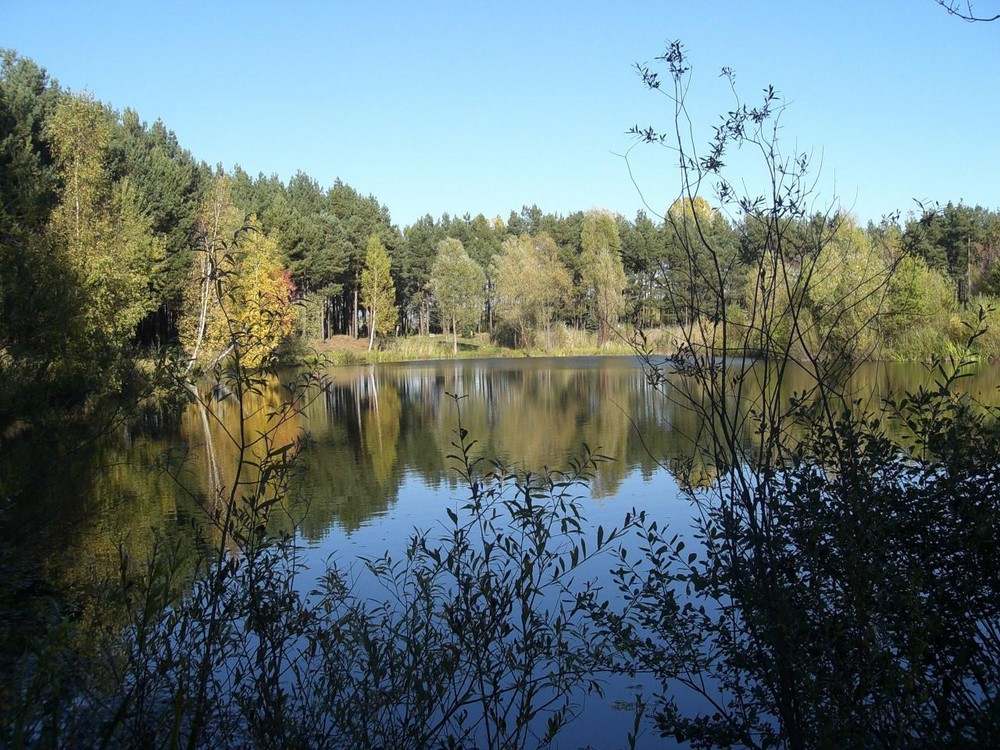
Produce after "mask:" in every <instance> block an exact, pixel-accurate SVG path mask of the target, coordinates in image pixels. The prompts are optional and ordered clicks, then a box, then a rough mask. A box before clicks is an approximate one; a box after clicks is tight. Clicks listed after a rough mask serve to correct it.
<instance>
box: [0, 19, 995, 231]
mask: <svg viewBox="0 0 1000 750" xmlns="http://www.w3.org/2000/svg"><path fill="white" fill-rule="evenodd" d="M997 5H1000V3H997V2H996V1H995V0H980V2H979V3H978V4H977V5H976V7H977V8H981V9H982V10H984V11H985V10H987V9H988V10H990V11H992V12H995V9H996V6H997ZM671 39H680V40H682V41H683V42H684V44H685V45H686V47H687V49H688V52H689V54H690V58H691V61H692V63H693V66H694V70H693V80H692V85H691V89H690V95H689V97H690V98H689V101H690V104H691V109H692V112H693V113H694V115H695V117H696V122H698V123H699V128H700V129H699V131H698V132H699V133H707V132H708V128H709V127H710V126H711V125H714V124H715V123H716V122H717V121H718V119H717V118H718V116H719V114H720V113H722V112H725V111H726V109H727V108H728V107H729V106H730V105H731V103H732V99H731V96H730V94H729V92H728V90H727V88H726V87H725V86H724V85H723V84H722V82H721V81H720V79H719V78H718V71H719V69H720V68H721V67H722V66H729V67H731V68H733V69H734V71H735V72H736V75H737V79H738V81H737V82H738V86H739V89H740V92H741V93H742V94H743V95H744V98H745V99H747V100H748V101H750V102H752V101H754V100H755V99H756V98H757V97H758V96H759V93H760V91H761V90H762V89H763V88H764V87H765V86H766V85H768V84H773V85H774V86H775V88H776V89H777V90H778V91H779V92H780V93H781V94H782V95H783V96H784V97H785V99H786V100H787V101H788V102H789V103H790V104H791V106H790V109H789V110H788V112H787V113H786V114H785V116H784V118H783V132H782V137H783V139H784V144H785V148H786V149H787V150H791V149H793V148H798V149H802V150H809V151H811V152H812V153H813V155H814V159H815V161H817V162H819V161H822V175H821V178H820V182H819V185H818V188H819V190H820V191H821V196H820V201H821V202H829V201H830V200H832V199H833V197H834V194H836V196H838V197H839V199H840V201H841V203H842V204H843V205H844V206H845V207H846V208H847V209H848V210H851V211H852V212H853V213H854V214H855V215H856V216H857V217H858V219H859V220H861V221H862V222H865V221H868V220H869V219H875V220H877V219H878V218H879V217H880V216H881V215H882V214H884V213H888V212H891V211H894V210H901V211H903V212H904V213H905V212H906V211H909V210H911V209H913V208H914V203H913V199H915V198H916V199H920V200H924V201H940V202H942V203H943V202H947V201H955V202H958V201H963V202H965V203H969V204H977V203H978V204H981V205H983V206H986V207H988V208H993V209H996V208H1000V144H998V138H1000V23H994V24H978V25H970V24H966V23H963V22H961V21H958V20H956V19H954V18H952V17H950V16H948V15H946V14H945V13H944V11H943V10H942V9H941V8H939V7H938V6H937V5H936V4H935V3H934V2H933V0H881V1H873V0H867V1H866V2H859V1H857V0H839V1H838V2H813V1H811V0H787V1H780V0H759V1H755V2H747V0H717V1H713V0H701V1H700V2H691V0H685V1H683V2H679V1H676V0H659V1H658V2H614V3H611V2H606V3H597V2H587V1H586V0H579V1H577V2H541V1H538V0H535V1H534V2H523V3H522V2H477V1H475V0H464V1H462V2H424V3H420V2H377V1H374V2H361V1H360V0H352V1H350V2H287V3H277V2H269V3H263V2H251V1H247V0H245V1H244V2H212V1H209V0H201V1H200V2H141V1H139V0H131V1H130V2H99V1H98V2H93V3H90V2H87V3H84V2H78V1H76V2H50V1H48V0H30V2H29V1H28V0H0V46H3V47H8V48H13V49H16V50H17V51H18V52H19V53H20V54H22V55H24V56H26V57H31V58H33V59H34V60H35V61H36V62H38V63H39V64H40V65H42V66H43V67H45V68H46V69H47V70H48V71H49V73H50V75H52V76H53V77H54V78H56V79H58V80H59V81H60V83H61V84H63V85H64V86H67V87H69V88H71V89H73V90H74V91H80V90H84V89H86V90H89V91H90V92H91V93H93V94H94V96H96V97H97V98H98V99H101V100H102V101H105V102H107V103H110V104H111V105H112V106H113V107H115V108H117V109H124V108H125V107H131V108H133V109H135V110H137V111H138V112H139V115H140V116H141V117H142V119H144V120H147V121H149V122H152V121H154V120H156V119H158V118H159V119H162V120H163V121H164V123H165V124H166V125H167V127H168V128H170V129H171V130H173V131H175V132H176V134H177V136H178V139H179V140H180V143H181V145H182V146H184V147H186V148H188V149H189V150H190V151H191V152H192V153H193V154H194V156H195V157H196V158H198V159H201V160H205V161H207V162H209V163H211V164H216V163H221V164H222V165H223V166H225V167H227V168H231V167H233V166H234V165H236V164H239V165H241V166H242V167H243V168H244V169H246V170H247V171H248V172H250V173H251V174H254V175H256V174H257V173H261V172H263V173H265V174H272V173H274V174H277V175H279V176H280V177H281V178H282V179H287V178H288V177H290V176H291V175H293V174H294V173H295V172H296V171H298V170H302V171H304V172H306V173H307V174H309V175H310V176H312V177H313V178H315V179H316V180H318V181H319V182H320V184H321V185H324V186H329V185H330V184H332V183H333V181H334V179H336V178H338V177H339V178H340V179H342V180H344V181H345V182H347V183H348V184H350V185H352V186H353V187H354V188H356V189H357V190H359V191H360V192H362V193H364V194H374V195H375V196H376V197H377V198H378V199H379V200H380V201H381V202H382V203H384V204H385V205H387V206H388V207H389V210H390V211H391V213H392V216H393V220H394V221H395V222H396V223H397V224H399V225H400V227H403V226H405V225H408V224H410V223H412V222H413V221H414V220H416V219H417V218H419V217H420V216H422V215H423V214H426V213H429V214H431V215H433V216H435V217H437V216H440V215H441V214H442V213H444V212H448V213H451V214H453V215H454V214H458V215H461V214H464V213H466V212H469V213H471V214H473V215H475V214H476V213H480V212H482V213H484V214H486V215H487V216H494V215H497V214H499V215H501V216H504V217H506V216H507V214H508V213H509V212H510V211H511V210H512V209H513V210H520V208H521V206H522V205H524V204H532V203H537V204H538V206H539V207H540V208H541V209H542V210H543V211H551V212H558V213H568V212H570V211H575V210H578V209H588V208H595V207H600V208H608V209H610V210H613V211H617V212H619V213H622V214H624V215H626V216H628V217H632V216H634V214H635V211H636V209H638V208H640V207H641V206H642V198H641V197H640V194H639V192H638V191H637V189H636V187H635V186H634V185H633V183H632V181H631V180H630V178H629V173H628V170H627V168H626V164H625V161H624V160H623V159H622V158H621V156H620V154H622V153H623V152H625V151H626V150H627V149H628V148H629V146H630V145H631V144H632V141H631V139H630V138H629V136H627V135H626V134H625V131H626V130H627V129H628V127H629V126H631V125H633V124H640V125H643V126H645V125H656V126H658V127H661V128H666V127H668V126H669V124H670V114H671V112H670V109H669V108H668V106H667V104H668V103H667V102H666V101H665V100H663V99H662V98H657V97H655V96H653V95H651V94H649V92H647V91H645V90H644V89H643V87H642V85H641V82H640V80H639V79H638V77H637V75H636V73H635V71H634V70H633V69H632V64H633V63H634V62H636V61H643V62H644V61H652V60H653V58H654V57H656V56H657V55H658V54H660V53H661V52H662V51H663V50H664V48H665V43H666V41H667V40H671ZM631 163H632V166H633V169H634V172H635V176H636V181H637V182H638V184H639V186H640V187H641V188H642V194H643V195H644V196H645V198H646V200H647V201H648V202H649V204H650V205H651V206H652V207H653V208H654V209H657V210H660V211H662V210H663V209H664V208H665V207H666V206H667V205H669V203H670V202H671V201H672V200H673V198H674V197H676V191H677V177H676V170H675V169H673V168H672V166H671V164H672V162H671V160H670V158H669V155H668V154H666V153H665V152H662V151H660V152H657V151H656V150H650V149H637V150H634V151H633V152H632V156H631ZM740 168H742V167H740ZM747 169H748V170H749V167H747ZM735 176H736V177H738V178H739V177H742V175H735ZM747 177H748V180H751V181H752V180H753V177H752V174H750V172H749V171H748V175H747Z"/></svg>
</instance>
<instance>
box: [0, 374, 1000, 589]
mask: <svg viewBox="0 0 1000 750" xmlns="http://www.w3.org/2000/svg"><path fill="white" fill-rule="evenodd" d="M756 366H758V367H759V366H760V365H756ZM331 374H332V376H333V377H332V380H331V382H330V383H328V384H327V386H326V387H325V388H324V390H323V391H322V392H320V393H318V394H317V397H316V398H315V399H313V400H312V401H310V402H309V403H308V404H307V405H306V407H305V409H304V412H303V413H302V414H301V415H300V416H299V417H298V418H296V419H293V420H290V421H288V422H286V423H284V424H283V425H281V426H280V427H279V429H278V435H277V439H278V441H279V442H281V443H292V442H294V441H295V439H296V438H297V437H299V436H300V434H301V433H303V432H305V433H307V434H308V435H309V436H310V438H311V441H310V445H309V447H308V449H307V450H306V451H305V452H304V453H303V455H302V456H301V459H302V460H301V462H300V470H299V474H298V476H297V477H296V481H295V486H294V488H293V492H292V493H291V495H290V497H289V498H288V499H287V500H286V502H285V508H284V509H285V511H286V512H285V513H275V514H274V515H273V519H272V528H271V531H272V532H278V531H291V530H292V529H293V526H295V525H297V526H298V528H299V531H300V533H302V535H303V536H304V537H305V538H306V539H307V540H310V541H313V542H316V541H318V540H320V539H322V538H323V537H324V536H325V535H326V534H327V533H328V531H329V529H330V528H331V526H333V525H339V526H341V527H343V528H344V529H346V530H347V531H352V530H354V529H356V528H358V527H359V526H361V525H363V524H366V523H369V522H371V521H372V519H373V518H377V517H378V516H380V515H383V514H385V513H386V512H387V511H388V510H389V508H390V507H391V506H392V505H393V504H394V503H395V502H396V500H397V498H398V496H399V493H400V489H401V487H402V485H403V483H404V481H405V480H406V478H407V477H408V476H412V477H415V478H418V479H419V481H420V482H422V483H423V484H425V485H426V486H428V487H430V488H431V489H440V488H442V487H453V486H454V476H453V475H452V474H450V473H449V461H448V459H447V456H448V454H449V453H451V452H452V450H453V449H452V446H451V442H452V440H453V439H454V431H455V428H456V426H457V414H456V411H455V408H454V404H453V401H452V399H451V398H449V396H448V394H456V395H459V396H464V398H463V399H462V400H461V409H462V421H463V424H464V426H465V428H466V429H467V430H469V433H470V435H471V436H474V437H475V438H476V439H477V440H478V441H479V447H480V449H481V450H482V453H483V455H485V456H487V457H491V458H493V457H495V458H498V459H501V460H505V461H508V462H516V463H517V464H519V465H521V466H523V467H525V468H536V469H537V468H539V467H541V466H544V465H549V466H561V465H564V463H565V459H566V458H567V457H569V456H571V455H575V454H578V453H579V451H580V448H581V446H582V445H583V444H584V443H586V444H588V445H589V446H591V447H592V448H595V449H597V448H598V447H599V448H600V451H601V452H603V453H605V454H607V455H609V456H611V457H613V458H614V459H615V460H614V461H610V462H605V463H603V464H601V465H600V468H599V471H598V475H597V477H596V478H595V481H594V483H593V495H594V496H595V497H608V498H611V497H614V496H615V495H616V494H617V492H618V491H619V489H620V486H621V483H622V481H623V480H624V479H625V478H626V477H627V476H629V475H630V474H632V473H633V472H638V473H639V475H640V476H642V477H643V478H644V479H645V480H651V479H652V478H653V477H654V474H655V472H656V471H657V470H658V469H659V467H661V466H666V467H667V468H668V469H669V471H670V472H671V473H672V474H673V475H674V476H675V477H677V478H678V479H679V480H680V481H681V482H690V483H692V484H698V483H699V482H701V481H706V480H708V479H711V477H712V476H713V475H714V474H713V469H712V467H711V466H710V464H709V463H708V462H707V461H706V460H705V459H704V458H703V457H701V456H699V455H698V454H697V453H696V452H695V451H694V448H693V446H694V444H695V438H696V437H697V435H698V434H699V431H700V430H702V429H704V425H702V424H700V423H699V421H698V418H697V417H696V415H695V414H694V412H692V411H691V410H689V409H687V408H684V407H683V406H682V405H681V402H682V401H683V399H681V398H677V399H676V400H675V399H673V398H671V397H670V393H671V389H682V388H688V389H690V388H692V387H694V386H693V385H692V384H691V383H689V382H685V381H682V380H680V379H679V378H677V379H672V380H671V384H670V386H669V387H668V388H667V389H666V393H667V397H666V398H664V397H663V396H661V395H660V394H657V393H655V392H654V391H653V389H652V388H651V387H650V386H649V385H648V384H647V383H646V380H645V376H644V374H643V372H642V370H641V369H640V368H638V367H637V366H635V365H633V363H632V361H631V360H628V359H624V358H622V359H611V358H605V359H596V358H595V359H575V360H517V361H502V360H501V361H486V362H474V361H464V362H443V363H421V364H408V365H387V366H380V367H367V366H366V367H358V368H337V369H336V370H334V371H333V372H332V373H331ZM926 381H927V373H926V371H925V370H924V369H923V368H921V367H919V366H916V367H915V366H899V367H895V366H888V367H887V366H874V365H873V366H870V367H866V368H862V369H861V370H860V371H859V372H858V373H857V374H856V376H855V380H854V382H852V383H851V384H850V389H851V390H852V392H854V393H855V394H856V395H857V398H858V399H859V400H861V401H862V402H863V403H868V404H871V405H872V406H873V407H875V406H877V405H878V404H879V403H880V402H881V400H882V399H883V398H885V397H886V396H888V395H890V394H891V393H893V392H899V391H900V390H902V389H904V388H906V389H909V390H911V391H912V390H915V389H916V388H917V386H919V385H921V384H924V383H926ZM808 385H809V383H808V381H807V379H806V377H805V375H804V374H800V375H798V376H795V375H793V376H792V377H789V378H788V379H787V383H786V385H785V392H784V393H783V394H782V396H783V398H785V399H787V398H790V397H791V396H792V394H793V393H796V392H802V391H804V390H806V388H807V386H808ZM960 385H961V387H963V388H965V389H966V390H968V391H970V392H972V393H974V394H975V395H977V396H979V397H980V398H982V399H984V400H988V401H995V400H996V393H997V387H998V385H1000V370H998V369H997V368H993V367H989V366H984V367H983V368H982V369H981V372H979V373H977V374H976V376H975V377H972V378H967V379H964V380H962V381H961V382H960ZM205 395H208V391H207V390H206V394H205ZM219 395H221V394H219ZM692 395H695V396H698V394H692ZM757 395H758V394H754V393H749V392H748V393H745V394H744V398H745V400H746V401H747V402H752V401H753V400H754V399H755V398H756V397H757ZM287 397H288V393H287V391H286V390H285V389H284V388H283V387H282V386H281V384H280V382H279V381H278V379H276V378H275V379H272V380H270V381H269V382H268V385H267V387H266V388H264V389H263V390H262V392H261V393H260V394H259V395H255V396H247V402H246V406H247V409H246V410H245V412H246V429H247V433H248V434H249V435H251V436H252V435H254V434H256V433H259V432H262V431H264V430H265V429H267V428H268V427H269V426H270V425H271V424H272V421H271V420H273V413H274V412H275V411H276V409H277V407H278V406H279V405H280V403H281V402H282V400H283V399H286V398H287ZM239 415H240V410H239V409H238V405H237V404H236V403H235V400H234V398H233V397H232V396H229V397H224V398H221V399H220V398H210V399H207V400H206V403H205V404H204V405H200V404H191V405H190V406H189V407H188V408H187V409H186V411H185V412H184V413H183V414H182V415H181V417H180V419H179V421H178V422H176V423H163V422H162V420H160V419H157V418H146V419H145V420H142V421H140V422H139V423H136V424H132V425H130V426H129V427H127V428H123V429H122V430H121V431H120V432H119V433H118V434H116V435H112V436H108V438H107V439H103V440H100V441H94V442H93V443H92V444H91V445H89V447H88V448H86V449H85V450H76V451H75V452H74V453H72V454H70V455H66V456H65V457H62V458H56V459H55V460H53V459H54V455H57V454H58V451H59V450H61V449H58V448H54V447H53V445H52V444H50V443H49V442H46V444H45V445H40V446H36V447H35V448H34V449H32V450H23V451H21V453H20V454H19V457H18V458H17V460H16V461H14V462H7V465H6V466H5V468H4V471H5V472H6V473H5V475H4V476H3V477H2V479H3V482H4V486H5V491H6V492H7V493H8V494H9V495H10V496H12V497H14V496H16V495H18V494H19V493H21V492H24V493H29V494H30V495H31V496H32V497H33V498H34V501H33V502H32V503H15V504H14V506H13V507H12V508H11V510H10V511H9V512H8V515H7V518H6V520H5V526H6V528H7V529H17V530H18V532H17V534H16V536H17V538H16V539H12V540H11V544H12V545H13V546H12V547H11V549H14V548H15V547H16V556H17V557H20V558H23V559H25V560H26V561H35V562H37V561H39V560H41V561H42V565H43V567H45V568H46V569H47V570H50V571H52V572H53V575H56V572H58V577H59V578H60V579H61V580H62V581H64V582H71V581H80V580H83V579H84V578H87V577H90V576H91V574H92V573H94V572H95V569H100V571H102V572H103V573H108V574H111V573H113V572H114V570H115V566H116V565H117V558H118V546H119V545H120V544H123V545H124V546H125V549H126V551H127V552H128V554H129V556H130V557H131V559H133V560H142V559H143V558H144V557H145V554H146V552H147V551H148V549H149V547H150V545H151V544H152V540H153V538H154V537H153V532H152V531H151V530H152V529H161V530H167V531H168V533H170V534H182V535H184V534H187V535H190V526H191V524H192V523H194V524H197V525H198V526H200V527H201V533H203V534H207V535H211V534H212V528H211V524H207V525H206V524H205V519H206V513H205V509H206V508H208V509H209V510H210V507H209V506H210V504H211V501H212V498H213V496H214V495H213V485H214V484H216V483H219V484H222V485H223V486H225V484H226V483H227V482H230V481H231V480H232V477H233V475H234V473H235V462H236V461H237V458H238V451H237V448H236V446H235V445H234V443H233V442H232V440H231V439H230V437H229V436H230V434H234V432H235V431H236V430H238V422H239ZM889 427H890V429H902V426H901V425H899V426H895V425H890V426H889ZM744 440H745V441H746V442H747V446H748V447H751V446H752V445H753V441H754V436H753V434H752V433H750V434H747V435H745V436H744ZM54 452H55V453H54ZM12 465H14V466H15V468H12ZM43 466H44V468H43ZM165 466H167V467H169V470H164V467H165ZM19 476H20V477H24V478H27V477H31V478H32V482H33V484H32V485H31V486H30V487H27V486H21V487H19V483H20V484H23V480H21V479H19V478H18V477H19ZM52 519H60V521H59V522H57V523H53V522H52ZM31 564H34V563H31Z"/></svg>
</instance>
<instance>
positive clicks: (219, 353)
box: [179, 186, 296, 369]
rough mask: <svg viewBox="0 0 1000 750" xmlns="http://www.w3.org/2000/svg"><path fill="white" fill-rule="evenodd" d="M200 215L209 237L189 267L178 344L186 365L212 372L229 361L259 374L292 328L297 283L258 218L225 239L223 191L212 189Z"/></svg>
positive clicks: (227, 214)
mask: <svg viewBox="0 0 1000 750" xmlns="http://www.w3.org/2000/svg"><path fill="white" fill-rule="evenodd" d="M203 214H204V215H205V216H207V217H209V222H208V224H207V225H206V228H207V229H208V230H209V232H210V234H209V236H208V237H207V238H206V239H205V240H204V242H203V247H201V248H200V249H201V252H200V253H199V255H198V257H196V258H195V261H194V263H193V265H192V269H191V278H190V283H189V284H188V287H187V290H186V292H185V304H184V311H183V314H182V316H181V320H180V322H179V329H180V338H181V345H182V346H183V347H184V349H185V351H187V352H188V356H189V367H190V366H193V365H194V364H195V363H200V364H202V365H203V366H206V367H214V366H215V365H217V364H219V363H220V362H222V361H223V360H225V358H226V357H228V356H235V357H238V358H239V360H240V363H241V365H242V366H243V367H247V368H249V369H259V368H261V367H264V366H266V365H267V364H268V363H269V362H270V360H271V359H272V358H273V355H274V352H275V350H276V349H277V348H278V345H279V344H281V342H282V341H283V340H284V339H285V338H286V337H288V336H289V335H291V333H292V332H293V331H294V330H295V317H296V315H295V305H294V294H295V285H294V284H293V283H292V280H291V276H290V274H289V273H288V271H287V270H285V268H284V267H283V266H282V263H281V253H280V251H279V248H278V244H277V242H276V241H275V240H274V239H273V238H272V237H270V236H268V235H267V234H265V233H264V231H263V229H262V228H261V226H260V223H259V222H257V220H256V219H254V218H251V219H250V220H249V221H248V222H247V223H246V224H245V225H244V226H243V227H242V229H241V230H238V231H237V232H236V233H234V234H232V240H231V241H230V240H227V239H225V238H226V236H227V234H228V230H229V229H230V228H231V223H232V220H233V214H232V213H231V204H229V203H228V192H227V189H226V187H225V186H222V188H220V189H219V190H217V191H215V192H213V195H211V196H210V198H209V206H208V210H206V211H204V212H203ZM204 231H205V230H203V232H204Z"/></svg>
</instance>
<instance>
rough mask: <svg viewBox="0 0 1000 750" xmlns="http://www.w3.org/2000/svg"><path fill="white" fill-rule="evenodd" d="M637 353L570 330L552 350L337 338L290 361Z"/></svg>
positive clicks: (428, 339) (303, 349) (436, 338)
mask: <svg viewBox="0 0 1000 750" xmlns="http://www.w3.org/2000/svg"><path fill="white" fill-rule="evenodd" d="M654 340H655V341H660V340H664V341H666V340H669V336H668V335H667V334H666V332H658V335H657V336H656V337H655V339H654ZM633 353H634V350H633V349H632V347H631V346H630V345H629V344H628V343H627V341H626V340H625V339H623V338H619V339H616V340H612V341H609V342H607V343H605V344H599V343H598V342H597V336H596V335H595V334H593V333H590V332H586V331H572V330H566V331H563V332H561V335H560V336H558V337H555V336H554V337H553V342H552V346H551V347H548V348H546V347H544V346H533V347H530V348H527V349H522V348H518V349H514V348H511V347H507V346H501V345H499V344H497V343H496V342H495V341H493V340H491V338H490V336H489V335H488V334H485V333H481V334H476V335H474V336H469V337H459V339H458V347H457V351H456V349H455V345H454V342H453V341H452V338H451V336H445V335H441V334H431V335H430V336H400V337H394V338H392V339H390V340H388V341H383V342H382V343H381V345H378V344H377V345H376V346H375V347H374V348H373V349H372V350H371V351H369V350H368V340H367V339H356V338H353V337H351V336H333V337H331V338H329V339H327V340H326V341H314V342H310V343H308V344H307V343H305V342H303V343H302V345H301V346H300V347H298V348H297V349H296V350H295V351H292V352H290V358H291V359H292V360H294V361H297V362H304V361H306V360H307V359H308V357H309V356H310V355H311V354H317V355H319V356H321V357H323V358H324V359H325V360H326V361H329V362H332V363H333V364H335V365H349V364H374V363H380V362H411V361H419V360H433V359H483V358H490V357H511V358H520V357H581V356H596V355H600V356H616V355H628V354H633Z"/></svg>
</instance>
